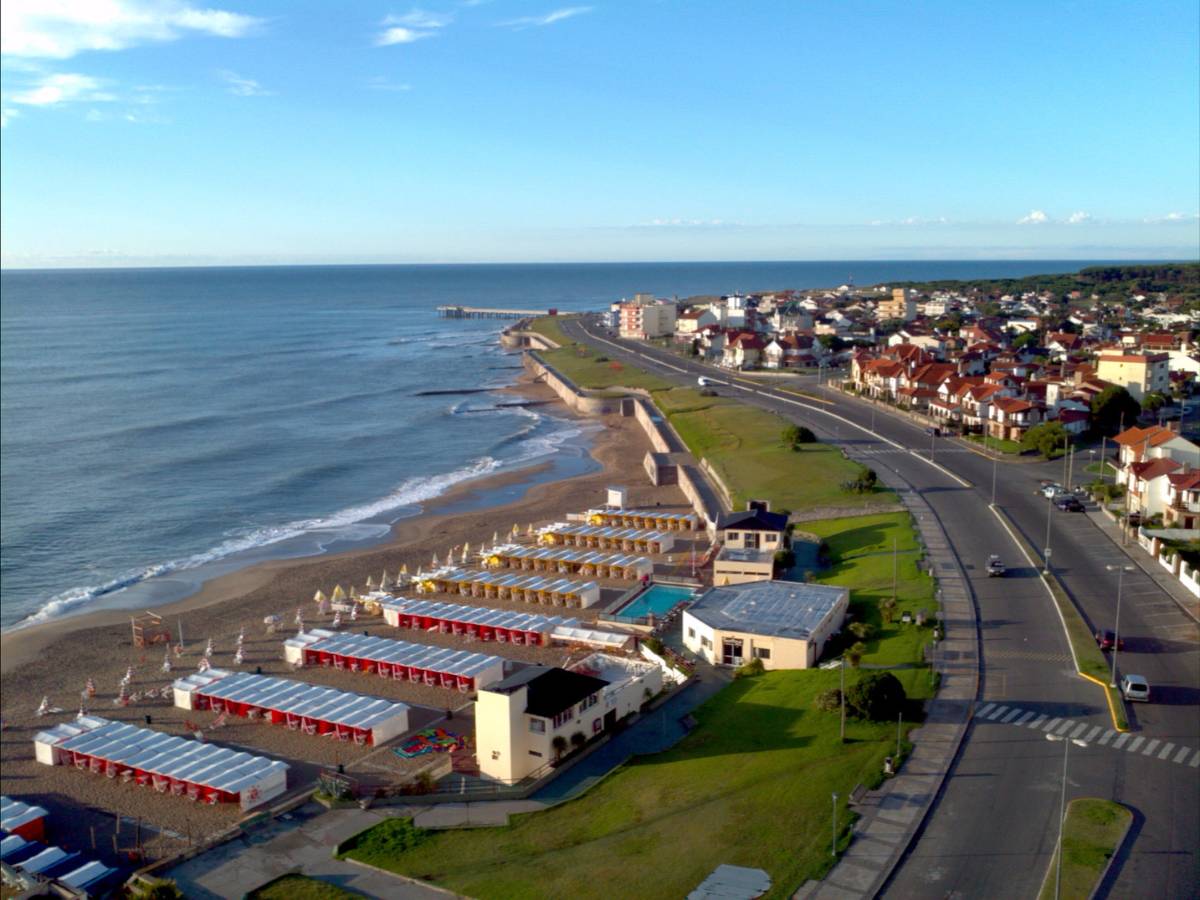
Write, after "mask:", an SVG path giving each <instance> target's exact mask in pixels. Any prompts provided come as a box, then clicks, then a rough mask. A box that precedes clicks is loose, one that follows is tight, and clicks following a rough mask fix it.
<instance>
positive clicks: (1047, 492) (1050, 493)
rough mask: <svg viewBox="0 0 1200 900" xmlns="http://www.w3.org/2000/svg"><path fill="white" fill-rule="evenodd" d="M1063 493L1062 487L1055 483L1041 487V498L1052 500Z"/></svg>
mask: <svg viewBox="0 0 1200 900" xmlns="http://www.w3.org/2000/svg"><path fill="white" fill-rule="evenodd" d="M1062 492H1063V486H1062V485H1061V484H1059V483H1058V482H1057V481H1052V482H1050V483H1049V484H1044V485H1042V496H1043V497H1049V498H1051V499H1053V498H1054V497H1057V496H1058V495H1059V494H1061V493H1062Z"/></svg>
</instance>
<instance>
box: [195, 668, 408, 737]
mask: <svg viewBox="0 0 1200 900" xmlns="http://www.w3.org/2000/svg"><path fill="white" fill-rule="evenodd" d="M214 675H215V676H216V677H211V676H214ZM174 688H175V705H176V706H178V707H181V708H183V709H200V710H203V709H211V710H215V711H217V712H225V713H229V714H231V715H235V716H242V717H249V718H261V719H262V720H263V721H264V722H270V723H271V724H273V725H285V726H287V727H288V728H290V729H292V730H294V731H303V732H304V733H305V734H313V735H318V734H319V735H332V736H335V737H337V738H338V739H339V740H343V741H353V742H354V743H356V744H359V745H363V746H378V745H380V744H382V743H384V742H386V741H389V740H391V739H392V738H394V737H396V736H397V735H400V734H403V733H404V732H406V731H408V706H407V705H405V704H403V703H394V702H392V701H391V700H384V699H383V698H382V697H369V696H366V695H364V694H352V693H350V692H349V691H338V690H334V689H333V688H326V687H318V686H316V685H311V684H305V683H304V682H301V681H291V680H289V679H287V678H272V677H270V676H267V675H253V674H251V673H249V672H227V671H224V670H221V669H210V670H209V671H207V672H204V673H202V674H198V675H189V676H187V677H186V678H180V679H179V680H178V681H176V682H175V685H174Z"/></svg>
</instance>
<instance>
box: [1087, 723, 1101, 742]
mask: <svg viewBox="0 0 1200 900" xmlns="http://www.w3.org/2000/svg"><path fill="white" fill-rule="evenodd" d="M1099 733H1100V726H1099V725H1097V726H1096V727H1095V728H1093V729H1092V730H1091V731H1089V732H1088V736H1087V737H1085V738H1084V739H1083V740H1084V741H1085V742H1086V743H1088V744H1090V743H1091V742H1092V741H1094V740H1095V739H1096V735H1098V734H1099Z"/></svg>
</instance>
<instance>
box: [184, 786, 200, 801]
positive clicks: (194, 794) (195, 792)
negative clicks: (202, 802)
mask: <svg viewBox="0 0 1200 900" xmlns="http://www.w3.org/2000/svg"><path fill="white" fill-rule="evenodd" d="M187 798H188V799H189V800H191V801H192V802H193V803H194V802H196V801H197V800H199V799H200V785H198V784H189V785H188V786H187Z"/></svg>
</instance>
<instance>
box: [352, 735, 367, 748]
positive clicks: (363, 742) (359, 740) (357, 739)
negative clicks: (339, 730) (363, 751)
mask: <svg viewBox="0 0 1200 900" xmlns="http://www.w3.org/2000/svg"><path fill="white" fill-rule="evenodd" d="M354 743H356V744H358V746H360V747H365V746H367V733H366V732H365V731H355V732H354Z"/></svg>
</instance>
